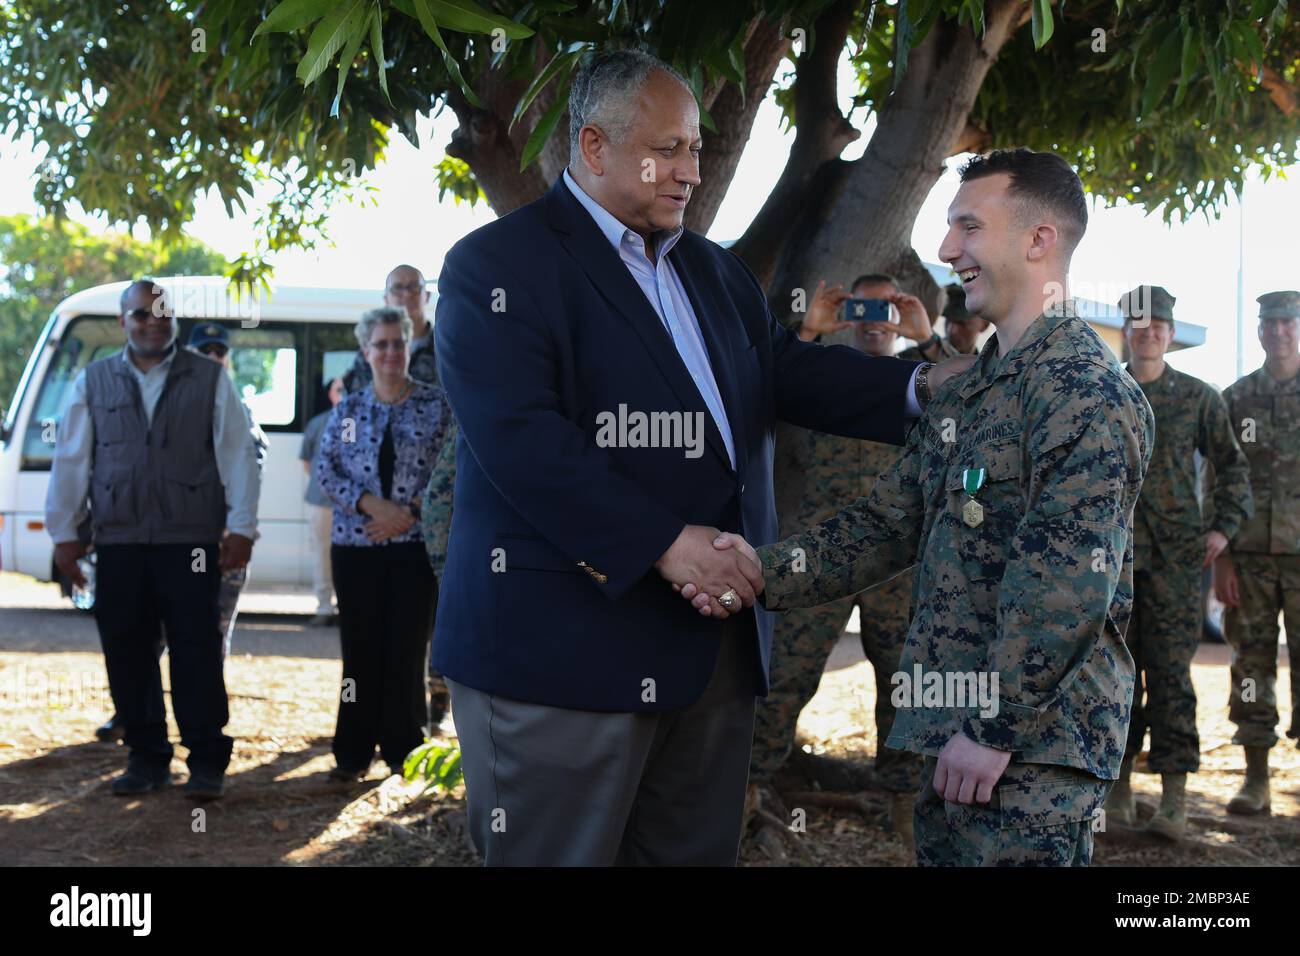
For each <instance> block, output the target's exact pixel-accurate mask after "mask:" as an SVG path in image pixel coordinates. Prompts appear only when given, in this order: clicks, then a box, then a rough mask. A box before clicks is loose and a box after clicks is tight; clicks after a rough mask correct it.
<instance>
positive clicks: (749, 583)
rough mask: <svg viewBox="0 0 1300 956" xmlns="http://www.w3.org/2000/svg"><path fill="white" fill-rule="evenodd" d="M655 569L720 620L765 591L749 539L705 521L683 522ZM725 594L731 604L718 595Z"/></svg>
mask: <svg viewBox="0 0 1300 956" xmlns="http://www.w3.org/2000/svg"><path fill="white" fill-rule="evenodd" d="M655 570H657V571H658V572H659V573H660V574H662V575H663V576H664V578H665V579H666V580H667V581H668V582H669V583H670V584H671V585H672V586H673V590H674V591H676V592H678V593H679V594H681V596H682V597H683V598H684V599H685V600H687V601H690V602H691V606H692V607H694V608H695V609H696V610H697V611H699V612H700V614H702V615H703V616H704V617H716V618H718V619H719V620H722V619H724V618H727V617H730V616H731V615H732V614H738V613H740V611H741V610H743V609H744V608H747V607H753V606H754V601H755V600H756V599H757V597H758V595H759V594H762V593H763V565H762V562H760V561H759V560H758V555H757V554H756V553H755V551H754V549H753V548H751V547H750V546H749V543H748V542H747V541H745V539H744V538H742V537H741V536H740V535H737V534H731V533H729V532H724V531H719V530H718V529H717V528H710V527H707V526H706V525H698V524H688V525H687V526H686V527H685V528H683V529H682V531H681V534H679V535H678V536H677V540H676V541H674V542H673V543H672V545H671V546H670V547H669V548H668V550H667V551H665V552H664V553H663V555H662V556H661V557H660V558H659V560H658V561H656V562H655ZM732 592H734V597H729V596H730V595H731V594H732ZM724 597H729V599H730V600H731V606H730V607H729V608H728V607H724V606H723V605H722V604H721V603H720V602H719V600H718V599H719V598H724Z"/></svg>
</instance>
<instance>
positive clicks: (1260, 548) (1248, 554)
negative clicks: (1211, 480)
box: [1214, 292, 1300, 814]
mask: <svg viewBox="0 0 1300 956" xmlns="http://www.w3.org/2000/svg"><path fill="white" fill-rule="evenodd" d="M1258 302H1259V341H1260V344H1261V345H1263V346H1264V353H1265V358H1264V366H1263V367H1262V368H1260V369H1258V370H1257V371H1254V372H1252V373H1251V374H1249V375H1247V376H1246V377H1245V378H1243V379H1241V380H1240V381H1237V382H1234V383H1233V384H1232V385H1230V386H1228V388H1227V390H1226V391H1225V392H1224V394H1223V397H1224V398H1225V399H1227V402H1228V410H1229V413H1230V414H1231V416H1232V426H1233V428H1234V429H1236V430H1237V437H1238V438H1239V439H1240V440H1241V447H1242V449H1243V450H1244V451H1245V452H1246V457H1247V458H1248V459H1249V460H1250V488H1251V493H1252V494H1253V496H1254V501H1255V514H1254V516H1253V517H1252V518H1250V519H1249V520H1248V521H1246V522H1245V523H1244V524H1243V525H1242V526H1241V529H1240V530H1239V531H1238V532H1237V534H1236V535H1235V536H1234V537H1233V538H1232V542H1231V545H1230V549H1229V550H1230V553H1228V554H1225V555H1223V556H1222V557H1220V558H1219V560H1218V561H1217V562H1216V563H1215V567H1214V579H1215V580H1214V584H1215V591H1216V593H1217V594H1218V595H1219V599H1220V600H1221V601H1223V603H1224V604H1225V605H1227V610H1226V612H1225V629H1224V630H1225V634H1224V636H1225V637H1226V638H1227V640H1228V643H1229V644H1230V645H1232V671H1231V673H1232V686H1231V688H1230V691H1229V698H1228V716H1229V717H1230V718H1231V719H1232V722H1233V723H1235V724H1236V725H1237V733H1236V735H1235V736H1234V737H1233V738H1232V739H1233V742H1234V743H1238V744H1241V745H1243V746H1244V747H1245V750H1246V782H1245V784H1244V785H1243V786H1242V788H1241V790H1240V792H1239V793H1237V795H1236V796H1234V797H1233V798H1232V800H1231V801H1230V802H1229V804H1228V812H1230V813H1241V814H1255V813H1267V812H1268V811H1269V808H1270V797H1269V786H1268V751H1269V748H1271V747H1272V746H1273V744H1275V743H1276V742H1277V733H1276V728H1277V722H1278V710H1277V690H1276V683H1277V653H1278V649H1277V644H1278V640H1277V638H1278V633H1277V616H1278V613H1279V612H1282V613H1283V614H1284V615H1285V620H1286V632H1287V642H1286V643H1287V652H1288V654H1289V655H1290V663H1291V727H1290V729H1289V730H1287V736H1288V737H1291V738H1292V739H1297V738H1300V693H1297V691H1298V690H1300V682H1298V681H1297V678H1296V669H1297V667H1300V653H1298V652H1297V647H1298V646H1300V480H1297V478H1298V476H1300V292H1270V293H1268V294H1267V295H1262V296H1260V297H1259V299H1258Z"/></svg>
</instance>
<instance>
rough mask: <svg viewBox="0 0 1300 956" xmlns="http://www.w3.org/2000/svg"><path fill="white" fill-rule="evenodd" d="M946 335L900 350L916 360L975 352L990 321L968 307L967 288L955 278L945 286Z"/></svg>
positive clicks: (933, 337)
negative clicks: (924, 345) (927, 342)
mask: <svg viewBox="0 0 1300 956" xmlns="http://www.w3.org/2000/svg"><path fill="white" fill-rule="evenodd" d="M943 291H944V295H945V299H944V306H943V338H942V339H940V338H938V336H932V337H931V341H930V343H929V346H928V347H926V348H923V347H922V346H921V345H913V346H911V347H910V348H905V349H903V351H901V352H899V353H898V357H899V358H901V359H910V360H911V361H914V362H920V361H924V360H929V361H931V362H941V361H943V360H944V359H946V358H952V356H954V355H974V354H975V353H976V352H977V351H979V339H980V336H981V335H983V334H984V331H985V330H986V329H987V328H988V327H989V324H988V322H987V321H985V320H984V319H981V318H980V317H979V316H978V315H975V314H974V313H972V312H971V311H970V310H968V309H967V308H966V290H965V289H963V288H962V287H961V286H960V285H959V284H958V283H956V282H954V283H952V284H950V285H947V286H944V290H943Z"/></svg>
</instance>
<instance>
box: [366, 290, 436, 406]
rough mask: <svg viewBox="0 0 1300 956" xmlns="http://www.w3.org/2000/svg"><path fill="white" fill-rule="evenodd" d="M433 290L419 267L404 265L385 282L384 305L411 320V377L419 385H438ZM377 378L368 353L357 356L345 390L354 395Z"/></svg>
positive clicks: (408, 365) (409, 352) (409, 348)
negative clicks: (430, 309)
mask: <svg viewBox="0 0 1300 956" xmlns="http://www.w3.org/2000/svg"><path fill="white" fill-rule="evenodd" d="M429 298H430V296H429V287H428V283H427V282H426V281H425V278H424V273H422V272H421V271H420V270H419V269H417V268H415V266H408V265H400V266H397V267H396V268H395V269H393V271H392V272H390V273H388V277H387V278H386V279H385V280H384V305H386V306H388V307H389V308H393V309H399V310H401V311H403V312H405V313H406V317H407V318H409V319H410V320H411V341H410V344H409V346H408V358H409V362H408V363H407V373H408V374H409V375H410V376H411V378H413V379H414V380H415V381H417V382H424V383H425V384H426V385H437V384H438V366H437V363H436V362H435V361H434V353H433V334H432V332H433V325H432V323H430V322H429V319H428V316H426V315H425V312H424V310H425V307H426V306H428V304H429ZM372 376H373V373H372V371H371V367H370V363H369V362H368V361H367V360H366V356H365V352H364V349H363V350H361V351H359V352H358V353H357V357H356V360H355V361H354V362H353V363H352V368H350V369H348V371H347V373H346V374H345V375H344V376H343V390H344V391H345V392H347V393H348V394H349V395H351V394H352V393H353V392H358V391H360V390H361V389H363V388H365V387H366V385H368V384H370V380H371V378H372Z"/></svg>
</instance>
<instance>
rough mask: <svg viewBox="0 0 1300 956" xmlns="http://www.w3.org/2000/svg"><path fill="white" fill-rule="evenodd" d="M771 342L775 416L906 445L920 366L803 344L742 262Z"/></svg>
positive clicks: (823, 429) (815, 427)
mask: <svg viewBox="0 0 1300 956" xmlns="http://www.w3.org/2000/svg"><path fill="white" fill-rule="evenodd" d="M733 258H734V259H735V261H736V262H738V263H740V265H741V267H742V269H743V271H744V275H745V276H747V277H748V282H749V284H750V286H751V287H752V292H753V295H754V301H755V302H756V303H758V304H759V307H760V308H761V309H763V312H764V314H765V316H766V334H767V335H768V337H769V338H770V340H771V343H772V359H773V368H774V371H773V379H774V380H773V386H774V387H775V389H776V417H777V418H778V419H780V420H781V421H786V422H790V423H791V424H794V425H799V426H800V427H802V428H811V429H813V430H814V431H819V432H829V433H830V434H832V435H843V436H846V437H848V438H865V439H868V440H870V441H877V442H885V443H886V444H890V445H901V444H903V440H904V437H905V435H906V433H907V431H906V429H907V425H908V424H909V422H908V421H907V419H906V418H905V416H904V411H905V409H906V408H907V395H908V388H909V385H910V383H911V380H912V373H913V372H914V371H915V370H916V367H917V366H918V365H919V364H920V363H919V362H904V361H902V360H901V359H896V358H884V357H876V356H870V355H867V354H865V353H863V352H860V351H858V350H857V349H853V348H849V347H848V346H846V345H817V344H815V343H813V342H804V341H802V340H800V338H799V336H798V335H797V334H796V333H795V332H792V331H791V330H790V329H788V328H786V327H785V326H783V325H782V324H781V323H780V322H778V321H777V319H776V316H774V315H773V314H772V310H771V309H770V308H769V307H768V305H767V299H766V297H765V296H764V295H763V291H762V289H761V288H760V287H759V285H758V280H757V279H755V278H754V274H753V273H752V272H750V271H749V268H748V266H745V264H744V263H743V262H741V261H740V259H739V257H736V256H734V255H733Z"/></svg>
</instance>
